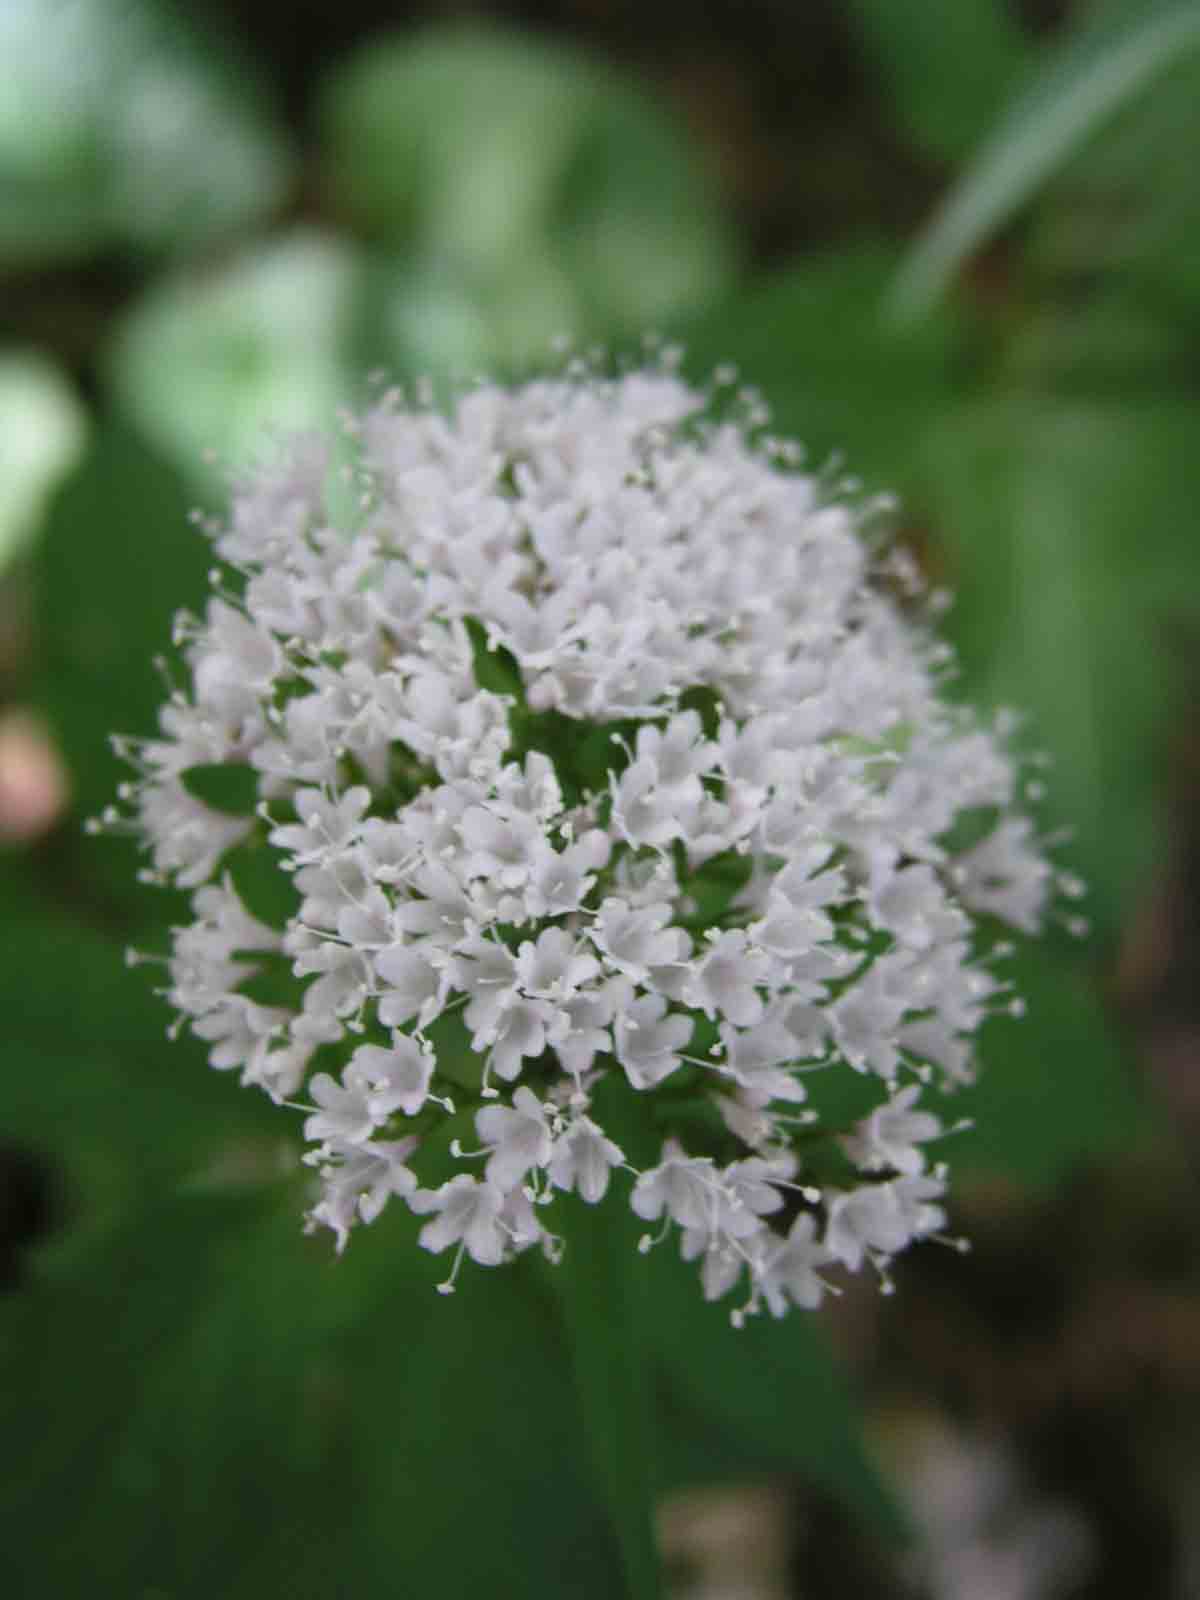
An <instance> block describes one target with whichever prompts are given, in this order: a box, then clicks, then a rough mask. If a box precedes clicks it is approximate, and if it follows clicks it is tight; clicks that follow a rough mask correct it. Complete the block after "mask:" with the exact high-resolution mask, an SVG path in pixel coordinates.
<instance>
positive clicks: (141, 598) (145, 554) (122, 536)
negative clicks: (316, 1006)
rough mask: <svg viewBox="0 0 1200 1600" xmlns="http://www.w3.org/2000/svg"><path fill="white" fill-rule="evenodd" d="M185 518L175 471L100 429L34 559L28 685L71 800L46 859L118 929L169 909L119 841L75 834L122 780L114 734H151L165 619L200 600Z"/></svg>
mask: <svg viewBox="0 0 1200 1600" xmlns="http://www.w3.org/2000/svg"><path fill="white" fill-rule="evenodd" d="M187 512H188V500H187V496H186V494H185V492H184V490H183V488H182V486H181V484H180V481H179V479H178V477H177V475H176V474H174V473H173V472H171V471H170V470H169V469H168V468H167V467H165V466H164V465H163V464H162V463H161V461H159V460H158V459H157V458H156V457H155V456H154V455H153V454H152V453H151V452H150V451H149V450H147V448H146V447H145V446H144V445H143V444H141V443H140V442H139V441H138V440H137V439H136V438H135V437H134V436H133V435H132V434H130V433H129V432H128V431H125V430H123V429H119V428H115V427H109V428H107V429H103V430H99V431H98V432H97V433H96V435H95V437H94V439H93V441H92V444H91V447H90V449H89V451H88V455H87V457H86V459H85V461H84V463H83V466H82V467H81V468H80V470H79V471H78V472H77V473H76V474H75V476H74V477H73V478H72V479H71V481H70V482H69V483H68V484H67V486H66V487H65V489H64V490H63V492H62V494H61V495H60V496H59V498H58V501H57V502H56V504H55V507H54V510H53V513H52V515H51V517H50V519H49V521H48V523H47V526H46V530H45V533H44V535H43V537H42V539H41V540H40V542H39V544H38V547H37V550H36V552H35V558H34V564H33V577H34V585H35V601H36V610H35V623H36V627H37V638H38V646H39V648H38V656H37V663H36V677H35V680H34V683H33V685H32V691H33V695H34V697H35V699H36V700H37V701H38V703H39V704H40V705H41V706H42V707H43V709H44V710H45V711H46V714H47V716H48V717H49V719H50V721H51V724H52V726H53V728H54V730H55V732H56V733H57V735H58V739H59V741H60V744H61V747H62V751H63V755H64V758H65V760H66V764H67V772H68V779H69V784H70V788H71V791H72V796H73V799H74V802H75V805H74V809H73V813H72V818H71V820H70V822H69V823H68V824H66V825H65V828H66V829H69V830H70V831H68V832H64V834H63V835H62V837H61V838H60V839H59V840H56V841H55V845H56V850H55V860H56V861H57V862H58V870H59V872H60V873H61V875H62V876H63V878H64V879H66V880H69V881H71V882H72V883H74V884H75V885H76V886H77V887H76V889H75V893H76V894H77V896H78V900H79V903H80V904H82V905H86V904H88V903H89V902H90V903H93V904H94V906H95V910H96V913H97V915H99V916H100V917H101V918H104V917H109V918H114V917H115V918H116V919H117V925H118V926H119V927H120V928H122V929H123V930H124V931H126V932H128V933H132V932H133V931H134V930H135V929H138V928H140V926H142V925H143V924H144V923H146V922H149V923H150V924H151V925H154V924H156V923H158V922H159V921H160V920H161V919H162V918H164V917H165V916H166V915H167V911H166V907H167V906H168V905H169V904H170V901H169V899H168V897H166V896H164V895H163V892H162V891H161V890H149V889H144V888H139V886H138V884H137V882H136V878H135V874H136V870H137V866H138V864H139V863H138V859H137V855H136V852H135V850H134V849H133V847H132V845H131V844H130V843H129V841H128V840H125V839H117V838H99V839H85V838H84V836H83V833H82V824H83V819H84V818H85V817H89V816H95V815H97V814H98V813H99V812H100V811H101V810H102V809H103V808H104V807H105V806H106V805H108V804H110V803H111V802H112V800H113V799H114V797H115V794H116V789H117V785H118V783H120V782H121V781H122V780H123V779H125V778H127V777H128V776H129V771H128V768H127V767H126V766H125V765H124V764H123V763H122V762H120V761H118V759H117V757H116V756H115V755H114V754H113V751H112V749H111V747H110V743H109V741H110V737H111V735H112V734H114V733H120V734H134V735H137V736H139V737H147V736H151V735H153V734H154V733H155V732H156V730H157V719H158V710H159V707H160V705H161V703H162V700H163V685H162V679H161V677H160V675H159V673H158V672H157V671H156V670H155V666H154V662H155V659H156V657H157V656H158V654H159V653H161V652H163V651H165V650H166V648H167V647H168V645H169V643H170V638H171V619H172V618H173V616H174V615H175V613H176V611H177V610H179V609H180V608H181V607H187V606H191V607H193V608H195V609H199V608H200V607H201V606H202V605H203V601H204V596H205V593H206V591H207V582H206V574H207V572H208V568H209V566H210V565H211V561H212V554H211V550H210V547H209V544H208V541H207V540H206V539H205V538H204V537H203V536H202V535H201V534H200V532H199V531H198V530H197V529H196V528H194V527H192V526H191V525H190V524H189V522H188V517H187ZM122 919H132V920H130V921H127V920H122Z"/></svg>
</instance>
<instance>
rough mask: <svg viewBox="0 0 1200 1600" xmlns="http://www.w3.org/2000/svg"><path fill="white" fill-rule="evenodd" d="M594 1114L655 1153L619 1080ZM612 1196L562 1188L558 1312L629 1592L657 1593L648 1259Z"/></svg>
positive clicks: (629, 1149)
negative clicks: (587, 1198)
mask: <svg viewBox="0 0 1200 1600" xmlns="http://www.w3.org/2000/svg"><path fill="white" fill-rule="evenodd" d="M597 1104H598V1110H597V1113H596V1114H597V1117H598V1118H599V1119H600V1124H601V1126H602V1127H603V1128H604V1129H605V1130H606V1131H607V1132H608V1133H610V1134H611V1135H613V1136H615V1137H616V1139H617V1142H618V1143H619V1144H620V1146H621V1148H622V1150H624V1152H625V1156H626V1159H627V1160H628V1159H633V1160H634V1161H636V1162H638V1164H639V1165H641V1164H643V1163H646V1164H649V1163H650V1162H653V1160H654V1159H655V1145H656V1143H657V1141H656V1139H655V1137H654V1135H653V1130H652V1127H651V1124H650V1122H649V1118H648V1117H647V1115H646V1111H645V1107H644V1106H643V1105H639V1104H638V1103H637V1096H636V1095H635V1094H634V1092H633V1091H631V1090H629V1089H628V1088H626V1087H625V1085H624V1084H616V1083H614V1082H612V1081H610V1082H608V1083H606V1084H601V1085H600V1086H599V1088H598V1093H597ZM623 1201H624V1197H623V1196H622V1197H621V1199H620V1200H617V1199H616V1197H615V1196H614V1197H613V1198H612V1200H611V1201H610V1203H608V1204H606V1205H586V1204H585V1203H584V1202H583V1201H582V1200H581V1199H579V1198H578V1196H576V1195H564V1196H561V1197H560V1198H559V1200H558V1203H557V1205H556V1206H555V1214H556V1218H557V1219H558V1220H559V1222H560V1225H561V1228H562V1237H563V1243H564V1246H565V1249H564V1251H563V1259H562V1262H561V1264H560V1266H559V1267H558V1270H557V1271H556V1272H555V1274H554V1287H555V1289H556V1290H557V1292H558V1294H559V1296H560V1298H561V1301H562V1304H563V1307H564V1310H565V1322H566V1327H567V1333H568V1337H569V1342H570V1350H571V1361H572V1365H573V1367H574V1371H575V1379H576V1385H577V1388H578V1391H579V1397H580V1404H581V1409H582V1412H583V1421H584V1428H585V1431H586V1434H587V1443H588V1449H589V1453H590V1456H591V1459H592V1464H593V1468H594V1470H595V1473H596V1478H597V1481H598V1483H599V1485H600V1488H601V1490H602V1491H603V1493H604V1496H605V1499H606V1501H607V1503H608V1505H609V1508H610V1510H611V1512H612V1517H613V1522H614V1525H615V1527H616V1529H617V1533H618V1536H619V1538H620V1541H621V1551H622V1555H623V1557H624V1562H625V1573H626V1578H627V1581H628V1585H629V1595H630V1600H656V1597H657V1596H658V1595H660V1594H661V1592H662V1587H661V1583H660V1574H659V1563H658V1555H657V1551H656V1548H655V1538H654V1488H655V1478H656V1474H657V1467H658V1461H657V1439H656V1438H655V1437H654V1431H655V1430H654V1426H653V1424H654V1420H655V1418H654V1415H653V1413H654V1395H653V1384H652V1371H651V1361H652V1356H653V1347H652V1343H651V1338H650V1328H649V1317H648V1312H649V1308H650V1306H651V1305H652V1303H653V1302H652V1300H651V1295H652V1287H651V1274H652V1273H653V1271H654V1267H653V1266H652V1265H651V1263H650V1262H648V1261H647V1260H646V1259H645V1257H644V1256H642V1255H641V1254H640V1253H639V1251H638V1248H637V1241H638V1236H639V1234H640V1233H641V1231H642V1229H641V1225H640V1223H639V1219H638V1218H637V1217H636V1216H635V1215H634V1213H633V1212H632V1211H631V1210H630V1209H629V1208H628V1206H627V1205H625V1204H624V1203H623Z"/></svg>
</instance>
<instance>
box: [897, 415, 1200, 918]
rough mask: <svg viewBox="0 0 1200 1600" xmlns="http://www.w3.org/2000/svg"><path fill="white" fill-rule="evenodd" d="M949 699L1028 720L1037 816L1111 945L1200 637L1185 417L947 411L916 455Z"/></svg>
mask: <svg viewBox="0 0 1200 1600" xmlns="http://www.w3.org/2000/svg"><path fill="white" fill-rule="evenodd" d="M923 465H924V468H925V471H924V474H923V491H922V493H923V497H924V503H925V507H926V509H927V511H928V512H929V514H930V515H931V517H932V520H933V524H934V533H935V537H936V538H937V540H938V541H939V542H940V543H941V544H942V546H943V548H944V549H945V550H946V551H947V553H948V556H949V560H950V563H951V564H950V568H949V570H948V572H947V580H948V582H949V584H950V586H951V588H952V589H953V590H954V591H955V593H956V605H955V609H954V611H953V612H952V613H951V616H950V619H949V622H950V630H951V633H952V635H953V637H954V639H955V641H956V643H957V645H958V649H959V652H960V658H961V661H962V665H963V668H964V671H965V678H964V683H963V688H964V691H965V692H966V693H967V694H968V695H969V696H970V698H971V699H972V700H973V701H975V702H976V703H978V704H982V705H985V706H986V705H1000V704H1004V705H1011V706H1014V707H1016V708H1017V709H1018V710H1021V711H1026V712H1028V714H1029V719H1030V738H1031V740H1033V741H1035V742H1036V746H1037V747H1039V748H1044V749H1046V750H1048V751H1049V752H1051V753H1052V756H1053V765H1052V766H1051V768H1050V770H1049V771H1048V772H1047V774H1046V786H1047V790H1048V796H1047V804H1046V812H1047V815H1048V816H1049V818H1050V819H1051V821H1052V823H1054V824H1068V825H1070V826H1071V827H1073V829H1074V830H1075V837H1074V839H1073V841H1072V843H1071V844H1070V846H1069V847H1068V848H1066V849H1065V850H1064V851H1063V852H1062V855H1063V858H1064V860H1065V861H1067V862H1069V863H1070V865H1071V866H1072V867H1073V868H1075V869H1076V870H1078V871H1079V872H1081V873H1082V874H1083V876H1084V877H1085V878H1086V879H1087V880H1088V881H1089V884H1090V888H1091V895H1090V898H1089V902H1088V905H1087V906H1086V907H1085V909H1087V910H1088V911H1089V914H1090V915H1091V916H1092V917H1093V918H1094V920H1095V922H1096V925H1097V927H1098V929H1099V930H1100V931H1101V932H1102V933H1103V934H1104V935H1105V936H1106V937H1109V938H1111V937H1112V936H1113V935H1114V934H1115V932H1116V930H1117V929H1118V928H1119V927H1120V926H1121V923H1122V920H1123V918H1124V917H1125V916H1127V915H1128V913H1129V910H1130V908H1131V905H1132V904H1134V903H1136V898H1137V896H1138V894H1139V892H1142V891H1144V889H1145V887H1146V885H1147V884H1148V882H1149V881H1150V876H1151V874H1152V872H1153V870H1154V868H1155V866H1156V865H1157V864H1158V863H1159V862H1161V860H1162V857H1163V842H1162V839H1163V833H1162V822H1163V818H1162V812H1161V806H1162V801H1163V798H1164V791H1165V772H1166V767H1165V755H1166V752H1167V749H1168V747H1169V742H1170V740H1171V737H1172V730H1173V719H1174V717H1175V716H1176V715H1177V714H1178V713H1179V712H1180V710H1181V709H1182V699H1181V689H1182V683H1183V679H1184V673H1183V671H1182V668H1183V665H1184V663H1185V662H1186V661H1187V660H1188V659H1189V657H1190V658H1191V659H1192V660H1193V661H1194V659H1195V655H1196V643H1195V641H1196V637H1197V627H1198V625H1200V539H1197V535H1196V506H1197V504H1198V503H1200V455H1198V454H1197V451H1196V424H1195V416H1194V414H1193V410H1192V408H1191V407H1190V406H1189V405H1187V404H1186V403H1184V402H1182V401H1180V402H1172V401H1170V400H1166V401H1162V402H1159V403H1157V404H1147V403H1142V404H1140V405H1138V406H1136V407H1135V406H1133V405H1123V404H1110V405H1101V404H1098V403H1096V404H1091V405H1088V404H1085V403H1077V404H1074V405H1071V404H1067V403H1063V402H1057V401H1052V400H1049V399H1044V398H1041V399H1040V398H1038V397H1037V396H1036V395H1034V394H1030V393H1014V394H1011V395H1009V396H1006V397H998V398H996V399H994V400H990V401H982V402H979V403H977V404H976V405H975V406H973V407H963V408H961V409H960V410H959V411H958V412H957V413H956V414H955V415H954V416H952V417H948V418H947V419H946V420H945V421H944V422H943V423H942V424H941V425H940V426H939V428H938V429H937V430H936V431H935V432H934V433H932V434H931V435H930V436H929V437H928V439H927V441H926V446H925V450H924V457H923Z"/></svg>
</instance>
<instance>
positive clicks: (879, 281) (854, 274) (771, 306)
mask: <svg viewBox="0 0 1200 1600" xmlns="http://www.w3.org/2000/svg"><path fill="white" fill-rule="evenodd" d="M895 260H896V256H895V252H894V251H893V250H892V249H890V248H889V247H887V246H885V245H882V244H875V243H862V244H858V245H854V246H846V247H843V248H841V249H838V250H830V251H827V252H825V253H823V254H820V255H814V256H811V257H806V258H802V259H801V260H800V261H798V262H797V263H796V264H795V265H794V266H793V267H790V268H788V269H786V270H784V271H781V272H777V273H775V274H774V275H773V276H771V277H770V278H768V279H767V280H766V281H765V282H763V283H761V284H759V285H758V286H756V287H755V288H754V289H753V290H752V291H750V292H749V293H747V294H746V295H744V296H740V297H738V298H737V299H734V300H731V301H729V302H727V303H725V304H723V305H721V306H719V307H718V308H716V309H715V310H714V311H713V312H712V313H711V314H710V315H708V316H706V317H704V318H701V319H698V320H697V321H695V322H693V323H691V324H688V325H685V326H684V327H683V329H682V333H683V337H684V338H685V340H686V342H687V355H688V369H689V371H690V372H691V373H692V374H693V376H694V377H695V378H697V379H698V380H700V381H703V380H704V379H705V378H707V377H708V376H709V375H711V373H712V371H713V370H714V368H715V367H716V366H718V365H719V364H721V363H723V362H733V363H735V364H736V365H737V367H738V368H739V369H740V372H741V375H742V376H743V378H744V379H745V380H746V381H747V382H748V383H751V384H753V385H754V387H755V388H758V389H760V390H761V391H762V392H763V394H764V396H765V397H766V399H767V401H768V402H769V404H770V406H771V427H772V429H773V431H775V432H777V433H781V434H784V435H788V436H791V437H794V438H796V439H798V440H800V441H801V443H803V444H804V445H805V446H806V447H807V449H808V459H809V464H810V466H820V465H822V464H823V463H825V462H826V461H828V460H829V459H830V457H831V456H833V455H835V454H836V455H838V456H839V457H840V456H841V455H842V453H843V452H844V456H845V461H846V463H847V465H848V466H849V468H850V469H851V471H853V472H855V473H861V474H864V475H867V476H868V477H869V478H870V480H871V482H872V486H873V487H876V488H878V487H886V488H891V487H897V488H905V487H906V486H907V485H908V483H909V481H910V480H911V477H912V469H913V460H914V456H915V451H916V448H917V445H918V444H919V442H920V439H921V437H922V436H923V433H924V431H925V430H926V429H927V428H928V427H929V426H930V425H931V423H932V421H933V420H934V419H935V418H936V417H937V416H938V415H939V414H940V412H941V411H942V410H943V409H945V408H946V407H947V406H948V405H949V404H950V403H951V400H952V395H953V391H952V388H951V379H952V374H953V369H954V364H955V361H956V358H957V356H958V352H959V346H960V340H959V330H958V327H957V324H956V322H955V321H953V320H952V319H951V318H949V317H936V318H932V319H929V320H928V321H926V322H924V323H923V324H921V325H920V326H919V327H913V328H906V329H901V330H898V329H896V328H895V327H894V326H892V325H891V324H890V323H889V322H888V321H887V320H886V319H885V317H884V315H883V311H882V305H883V294H884V290H885V288H886V285H887V284H888V282H889V280H890V277H891V274H892V271H893V269H894V264H895Z"/></svg>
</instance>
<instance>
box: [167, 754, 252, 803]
mask: <svg viewBox="0 0 1200 1600" xmlns="http://www.w3.org/2000/svg"><path fill="white" fill-rule="evenodd" d="M180 781H181V782H182V784H183V786H184V788H185V789H187V790H188V792H189V793H191V794H193V795H195V797H196V799H197V800H201V801H203V802H204V804H205V805H206V806H211V807H212V808H213V810H214V811H224V812H226V813H228V814H229V815H230V816H234V817H246V816H249V815H250V813H251V812H252V811H253V810H254V807H255V804H256V802H257V800H258V773H257V772H256V771H255V770H254V768H253V767H251V766H247V765H246V764H245V763H244V762H232V761H216V762H210V763H208V764H206V765H204V766H199V767H189V768H188V769H187V771H186V772H184V773H182V774H181V775H180Z"/></svg>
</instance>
